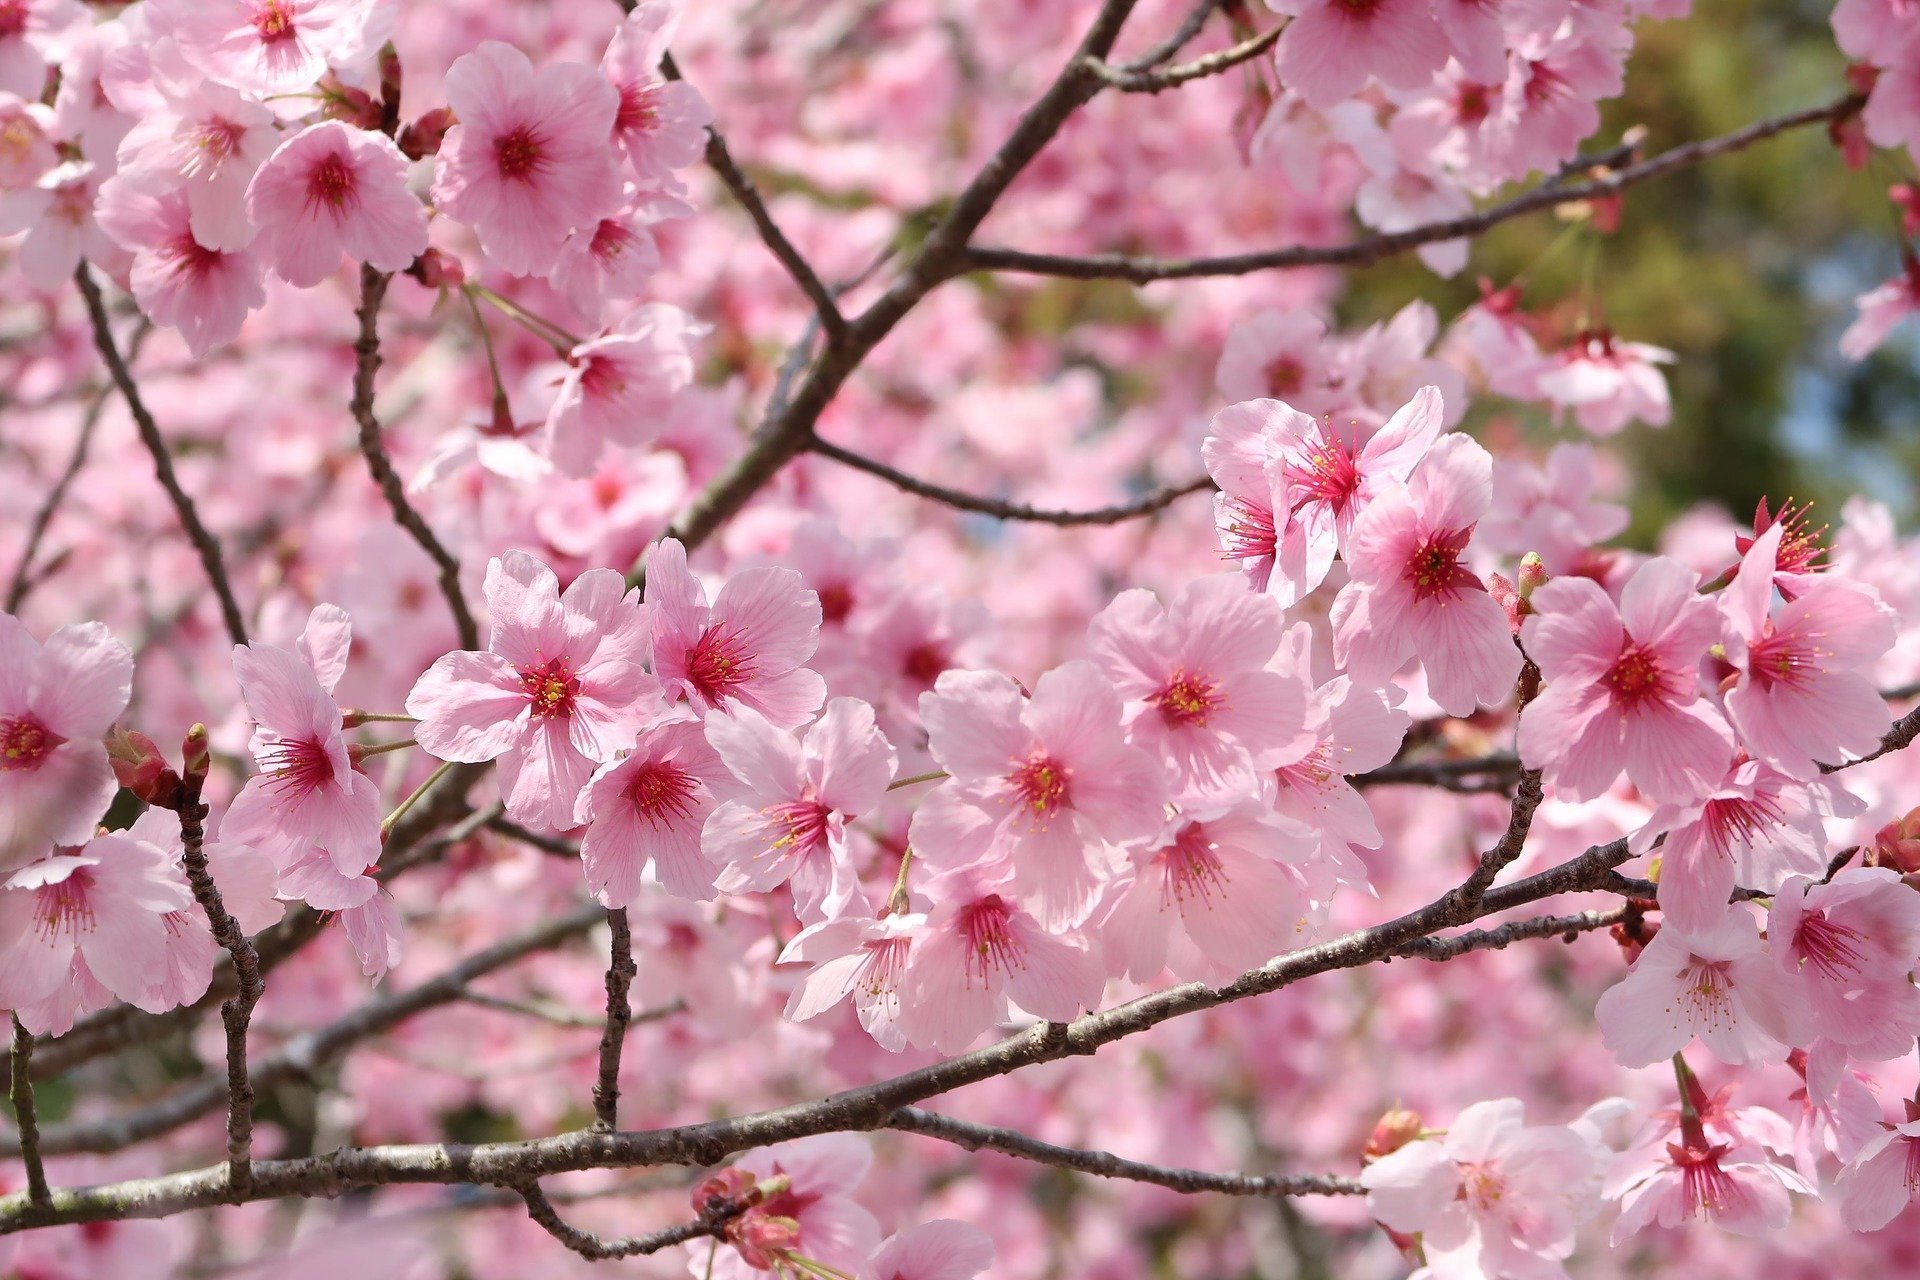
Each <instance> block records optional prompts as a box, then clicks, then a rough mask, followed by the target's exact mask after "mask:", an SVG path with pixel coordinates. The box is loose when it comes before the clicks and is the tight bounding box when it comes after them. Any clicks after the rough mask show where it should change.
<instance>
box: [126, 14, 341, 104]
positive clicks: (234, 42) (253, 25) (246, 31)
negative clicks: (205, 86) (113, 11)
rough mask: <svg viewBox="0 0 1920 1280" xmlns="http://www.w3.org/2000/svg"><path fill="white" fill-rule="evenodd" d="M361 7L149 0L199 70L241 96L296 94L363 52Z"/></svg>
mask: <svg viewBox="0 0 1920 1280" xmlns="http://www.w3.org/2000/svg"><path fill="white" fill-rule="evenodd" d="M372 8H373V6H372V4H371V3H369V2H368V0H204V2H203V0H149V9H150V14H149V16H150V18H151V20H152V22H153V24H154V26H155V27H156V28H157V29H158V30H159V31H161V32H163V33H165V34H168V35H171V36H173V37H174V39H175V40H177V41H178V42H179V45H180V52H181V54H182V55H183V56H184V57H185V58H186V59H187V61H188V62H190V63H192V64H193V65H194V66H195V67H196V68H198V69H199V70H200V71H203V72H205V73H206V74H207V75H209V76H211V77H212V78H213V79H215V80H217V81H219V82H220V83H222V84H226V85H231V86H233V87H234V88H235V89H239V90H241V91H242V92H244V93H250V94H255V95H259V96H265V95H268V94H289V93H299V92H300V91H301V90H304V89H308V88H311V87H312V86H313V84H314V82H315V81H317V80H318V79H319V78H320V77H321V76H322V75H324V74H326V70H327V67H328V66H329V65H335V66H338V65H341V64H343V63H345V62H347V61H349V60H351V59H352V58H354V57H355V56H357V55H358V54H360V53H362V52H364V51H365V48H366V44H367V40H366V36H367V27H368V22H369V20H370V18H371V15H372Z"/></svg>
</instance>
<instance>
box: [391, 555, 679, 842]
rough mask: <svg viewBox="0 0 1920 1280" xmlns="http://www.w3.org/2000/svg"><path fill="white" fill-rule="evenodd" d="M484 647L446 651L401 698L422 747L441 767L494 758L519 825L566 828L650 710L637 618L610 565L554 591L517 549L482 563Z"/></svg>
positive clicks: (636, 607) (653, 704)
mask: <svg viewBox="0 0 1920 1280" xmlns="http://www.w3.org/2000/svg"><path fill="white" fill-rule="evenodd" d="M486 597H487V604H488V606H489V607H490V608H491V610H492V613H493V634H492V638H491V641H490V644H489V647H488V649H487V651H485V652H472V651H464V650H463V651H461V652H458V653H449V654H447V655H446V656H444V657H442V658H441V659H440V660H439V661H438V662H435V663H434V664H433V666H432V668H430V669H429V670H428V671H427V673H426V674H425V675H423V676H421V677H420V679H419V681H418V682H417V683H416V684H415V685H414V686H413V692H411V693H409V694H408V695H407V713H408V714H409V715H412V716H415V717H418V718H419V720H420V724H419V725H418V727H417V728H416V730H415V737H417V738H418V739H419V742H420V745H421V747H422V748H424V749H425V750H427V751H428V752H430V753H431V754H433V755H435V756H438V757H439V758H440V759H442V760H459V761H466V762H469V763H473V762H479V761H483V760H493V759H500V791H501V794H502V795H503V796H504V797H505V798H506V801H507V811H508V812H509V813H510V814H512V815H513V816H514V817H515V818H516V819H517V820H519V821H521V822H527V823H532V824H535V825H537V826H541V827H547V828H562V829H564V828H568V827H572V826H574V825H575V824H576V823H578V822H579V821H581V817H580V816H578V814H577V806H578V804H579V802H580V800H581V799H582V797H583V793H584V792H585V791H586V787H587V783H588V780H589V778H590V776H591V775H592V773H593V771H594V768H595V766H596V765H600V764H604V763H606V762H607V761H609V760H611V759H613V758H614V754H615V753H616V752H618V751H621V750H624V749H625V748H627V747H630V746H632V745H633V739H634V735H635V734H636V733H638V732H639V729H640V726H641V725H643V724H645V723H646V722H647V721H648V720H649V719H650V718H652V717H653V716H654V715H655V714H657V712H658V711H659V708H660V687H659V685H658V684H657V683H656V682H655V681H654V680H653V679H652V677H650V676H649V675H648V674H647V673H646V670H645V669H644V667H643V666H642V660H643V658H644V657H645V653H646V632H647V624H646V617H645V615H644V614H643V613H642V612H641V609H640V604H639V602H638V601H637V600H635V599H634V593H632V592H631V591H629V590H627V586H626V582H625V581H624V580H623V579H622V578H621V576H620V575H619V574H618V573H616V572H615V571H613V570H611V569H593V570H590V571H588V572H586V573H583V574H581V575H580V576H579V577H578V578H575V579H574V580H573V583H572V584H571V585H570V586H568V588H567V590H566V593H565V594H564V595H562V594H561V592H560V583H559V580H558V579H557V578H556V577H555V576H554V573H553V570H551V569H549V568H547V566H545V565H544V564H541V563H540V562H539V561H538V560H535V559H534V558H533V557H532V556H530V555H528V554H526V553H525V552H524V551H509V552H508V553H507V554H506V555H504V556H501V557H499V558H498V559H495V560H494V561H493V562H492V563H490V564H488V566H487V580H486Z"/></svg>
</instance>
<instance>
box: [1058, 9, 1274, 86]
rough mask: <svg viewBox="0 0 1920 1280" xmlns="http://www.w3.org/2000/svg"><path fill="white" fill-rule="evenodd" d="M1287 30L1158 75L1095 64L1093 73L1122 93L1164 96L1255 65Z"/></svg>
mask: <svg viewBox="0 0 1920 1280" xmlns="http://www.w3.org/2000/svg"><path fill="white" fill-rule="evenodd" d="M1286 29H1287V24H1286V23H1284V22H1282V23H1279V24H1277V25H1275V26H1273V27H1270V28H1268V29H1267V30H1265V31H1262V32H1261V33H1260V34H1259V35H1257V36H1252V37H1249V38H1248V39H1246V40H1242V41H1241V42H1240V43H1239V44H1236V45H1234V46H1233V47H1232V48H1230V49H1222V50H1220V51H1219V52H1218V53H1209V54H1207V55H1205V56H1204V57H1199V58H1195V59H1194V60H1193V61H1191V62H1182V63H1179V64H1178V65H1175V66H1171V67H1167V68H1164V69H1162V70H1159V71H1124V70H1121V69H1119V68H1117V67H1110V66H1108V65H1107V64H1106V63H1104V62H1096V63H1094V64H1093V72H1094V74H1095V75H1097V76H1099V77H1100V78H1101V79H1102V80H1103V81H1105V82H1106V83H1107V84H1108V85H1110V86H1112V87H1113V88H1115V89H1118V90H1120V91H1121V92H1122V93H1162V92H1164V91H1166V90H1168V89H1174V88H1178V87H1179V86H1180V85H1183V84H1187V83H1189V82H1191V81H1194V80H1204V79H1206V78H1207V77H1208V76H1217V75H1219V74H1221V73H1222V72H1225V71H1231V70H1232V69H1233V68H1235V67H1237V66H1239V65H1241V64H1242V63H1245V62H1251V61H1253V60H1254V59H1255V58H1257V57H1259V56H1260V55H1261V54H1263V53H1265V52H1266V51H1267V50H1269V49H1271V48H1273V46H1274V45H1276V44H1278V43H1279V42H1280V33H1281V32H1283V31H1285V30H1286Z"/></svg>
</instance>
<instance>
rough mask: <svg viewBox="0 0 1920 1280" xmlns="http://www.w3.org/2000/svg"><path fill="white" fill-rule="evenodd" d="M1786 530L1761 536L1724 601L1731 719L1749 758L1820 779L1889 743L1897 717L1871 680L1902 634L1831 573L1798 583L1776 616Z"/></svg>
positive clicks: (1864, 595)
mask: <svg viewBox="0 0 1920 1280" xmlns="http://www.w3.org/2000/svg"><path fill="white" fill-rule="evenodd" d="M1785 532H1786V526H1785V525H1784V524H1782V523H1775V524H1774V525H1773V527H1772V528H1770V529H1768V530H1767V531H1766V532H1765V533H1763V534H1761V535H1760V536H1759V537H1758V538H1756V539H1754V541H1753V545H1752V546H1751V547H1749V548H1748V549H1747V554H1746V555H1745V556H1744V557H1743V558H1742V559H1741V562H1740V571H1739V574H1738V575H1737V576H1736V577H1735V578H1734V580H1733V585H1732V586H1730V587H1728V588H1727V590H1726V592H1725V593H1724V594H1723V595H1722V597H1721V602H1720V608H1721V612H1722V613H1723V614H1724V615H1725V616H1726V620H1727V638H1726V652H1727V661H1728V662H1730V663H1732V664H1733V665H1734V666H1735V667H1736V668H1738V669H1739V671H1740V673H1741V678H1740V679H1739V680H1738V681H1737V682H1736V683H1735V684H1734V686H1733V687H1732V688H1731V689H1729V690H1728V691H1727V695H1726V700H1727V718H1728V719H1730V720H1732V721H1733V727H1734V728H1735V729H1736V730H1737V731H1738V732H1739V734H1740V740H1741V742H1742V744H1744V745H1745V747H1746V749H1747V751H1748V752H1749V753H1750V754H1752V755H1753V756H1755V757H1756V758H1758V759H1761V760H1765V761H1767V762H1768V763H1769V764H1772V765H1774V766H1775V767H1776V768H1778V769H1780V770H1781V771H1782V772H1785V773H1789V774H1792V775H1794V776H1796V777H1806V778H1811V777H1815V776H1817V775H1818V773H1819V766H1820V765H1822V764H1839V763H1840V762H1841V761H1842V760H1846V759H1848V758H1851V757H1857V756H1863V755H1866V754H1867V753H1868V752H1870V751H1872V750H1873V749H1874V748H1875V747H1877V746H1879V745H1880V736H1881V735H1882V734H1884V733H1885V732H1886V731H1887V726H1888V725H1889V724H1890V723H1892V719H1893V717H1892V715H1891V714H1890V713H1889V712H1888V710H1887V704H1886V700H1885V699H1883V698H1882V697H1881V696H1880V691H1879V689H1878V688H1877V687H1876V686H1875V684H1874V682H1873V679H1872V676H1873V671H1874V666H1875V664H1876V663H1877V662H1878V661H1879V660H1880V657H1881V655H1882V654H1884V653H1886V651H1887V650H1888V649H1890V648H1892V647H1893V642H1894V640H1895V638H1896V634H1897V630H1898V628H1897V624H1896V619H1895V616H1894V613H1893V610H1891V609H1889V608H1887V607H1886V606H1885V605H1884V604H1881V603H1880V601H1879V600H1877V599H1875V598H1874V595H1873V592H1872V591H1871V590H1869V589H1868V588H1866V587H1862V586H1859V585H1857V584H1855V583H1852V582H1847V581H1844V580H1842V579H1840V578H1837V577H1834V576H1831V575H1825V574H1822V575H1800V576H1797V577H1795V578H1794V579H1793V583H1792V586H1791V588H1790V590H1791V598H1790V599H1788V600H1786V601H1785V602H1784V603H1782V604H1781V605H1780V607H1779V608H1778V609H1777V610H1776V609H1775V608H1774V606H1773V601H1774V585H1775V570H1776V567H1777V563H1778V560H1779V552H1780V539H1781V537H1782V536H1783V535H1784V533H1785Z"/></svg>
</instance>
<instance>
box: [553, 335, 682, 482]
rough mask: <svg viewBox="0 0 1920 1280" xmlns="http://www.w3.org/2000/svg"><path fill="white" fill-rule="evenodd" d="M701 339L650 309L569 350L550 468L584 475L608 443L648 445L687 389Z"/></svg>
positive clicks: (557, 404)
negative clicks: (694, 346) (694, 344)
mask: <svg viewBox="0 0 1920 1280" xmlns="http://www.w3.org/2000/svg"><path fill="white" fill-rule="evenodd" d="M706 331H707V328H706V326H705V325H702V324H699V323H698V322H696V321H695V320H694V318H693V317H692V316H690V315H688V314H687V313H686V312H684V311H682V310H681V309H680V308H678V307H675V306H671V305H669V304H667V303H664V302H653V303H648V304H647V305H646V306H644V307H641V308H640V309H639V310H637V311H635V312H634V313H633V314H632V315H630V316H628V317H627V318H626V319H625V320H622V321H621V322H620V324H619V325H618V326H617V327H615V328H614V329H612V330H611V331H609V332H607V333H604V334H601V335H600V336H599V337H597V338H594V339H592V340H590V341H587V342H583V343H581V344H580V345H579V346H577V347H575V348H574V349H573V351H572V353H571V354H570V355H569V356H568V357H567V365H568V367H567V373H566V376H565V378H564V379H563V380H562V382H561V384H560V393H559V395H558V396H557V397H556V398H555V399H554V402H553V408H552V410H551V412H549V414H548V415H547V453H548V456H549V457H551V458H552V459H553V463H554V465H555V466H556V467H558V468H559V469H560V470H561V471H563V472H565V473H567V474H568V475H587V474H590V473H591V472H592V470H593V466H594V464H595V463H596V462H598V461H599V458H600V451H601V449H602V447H603V446H604V445H605V444H606V442H608V441H614V442H617V443H619V444H623V445H629V446H639V445H644V444H646V443H647V442H648V441H650V440H651V439H653V437H654V436H655V435H656V434H657V433H658V431H659V428H660V423H661V420H662V419H663V418H664V417H665V416H666V413H667V408H668V405H669V404H670V403H671V401H672V399H673V397H674V395H675V394H676V393H677V392H679V391H680V390H681V389H683V388H684V387H686V386H687V385H688V384H689V383H691V382H692V381H693V350H692V341H693V339H695V338H698V337H699V336H700V335H701V334H703V333H705V332H706Z"/></svg>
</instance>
